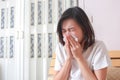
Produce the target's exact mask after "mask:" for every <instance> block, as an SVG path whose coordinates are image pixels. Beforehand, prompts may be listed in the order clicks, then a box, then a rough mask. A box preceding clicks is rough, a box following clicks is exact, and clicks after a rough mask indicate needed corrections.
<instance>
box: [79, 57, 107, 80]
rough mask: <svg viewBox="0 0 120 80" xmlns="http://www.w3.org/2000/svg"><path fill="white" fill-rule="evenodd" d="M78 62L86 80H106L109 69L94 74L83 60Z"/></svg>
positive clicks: (96, 71)
mask: <svg viewBox="0 0 120 80" xmlns="http://www.w3.org/2000/svg"><path fill="white" fill-rule="evenodd" d="M77 62H78V64H79V66H80V69H81V71H82V75H83V76H84V78H85V80H106V75H107V68H103V69H99V70H95V71H94V73H93V72H92V71H91V70H90V68H89V67H88V65H87V63H86V61H85V60H84V59H83V58H81V59H77Z"/></svg>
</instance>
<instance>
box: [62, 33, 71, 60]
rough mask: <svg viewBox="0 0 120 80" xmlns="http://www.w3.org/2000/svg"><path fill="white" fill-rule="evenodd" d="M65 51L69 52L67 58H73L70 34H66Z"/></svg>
mask: <svg viewBox="0 0 120 80" xmlns="http://www.w3.org/2000/svg"><path fill="white" fill-rule="evenodd" d="M64 37H65V46H64V47H65V51H66V53H67V59H73V55H72V52H71V50H70V43H69V41H68V35H65V36H64Z"/></svg>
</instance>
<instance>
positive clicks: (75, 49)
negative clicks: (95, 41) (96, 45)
mask: <svg viewBox="0 0 120 80" xmlns="http://www.w3.org/2000/svg"><path fill="white" fill-rule="evenodd" d="M68 41H69V43H70V45H69V46H70V50H71V52H72V55H73V57H74V58H75V59H79V58H81V57H82V52H83V48H82V46H81V44H80V43H79V42H76V41H75V40H74V39H73V37H72V36H71V35H69V36H68Z"/></svg>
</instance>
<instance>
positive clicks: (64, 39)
mask: <svg viewBox="0 0 120 80" xmlns="http://www.w3.org/2000/svg"><path fill="white" fill-rule="evenodd" d="M71 36H72V37H73V38H74V39H75V41H77V42H78V38H77V37H76V36H75V35H73V34H71ZM63 41H64V42H65V41H66V38H65V37H64V38H63Z"/></svg>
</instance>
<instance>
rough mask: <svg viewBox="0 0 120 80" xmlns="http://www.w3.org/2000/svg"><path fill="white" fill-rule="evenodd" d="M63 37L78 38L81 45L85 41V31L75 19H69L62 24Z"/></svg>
mask: <svg viewBox="0 0 120 80" xmlns="http://www.w3.org/2000/svg"><path fill="white" fill-rule="evenodd" d="M62 35H63V37H64V36H65V35H74V36H75V37H77V38H78V42H79V43H81V41H82V39H83V31H82V29H81V28H80V26H79V25H78V24H77V22H76V21H75V20H73V19H67V20H65V21H63V24H62Z"/></svg>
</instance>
